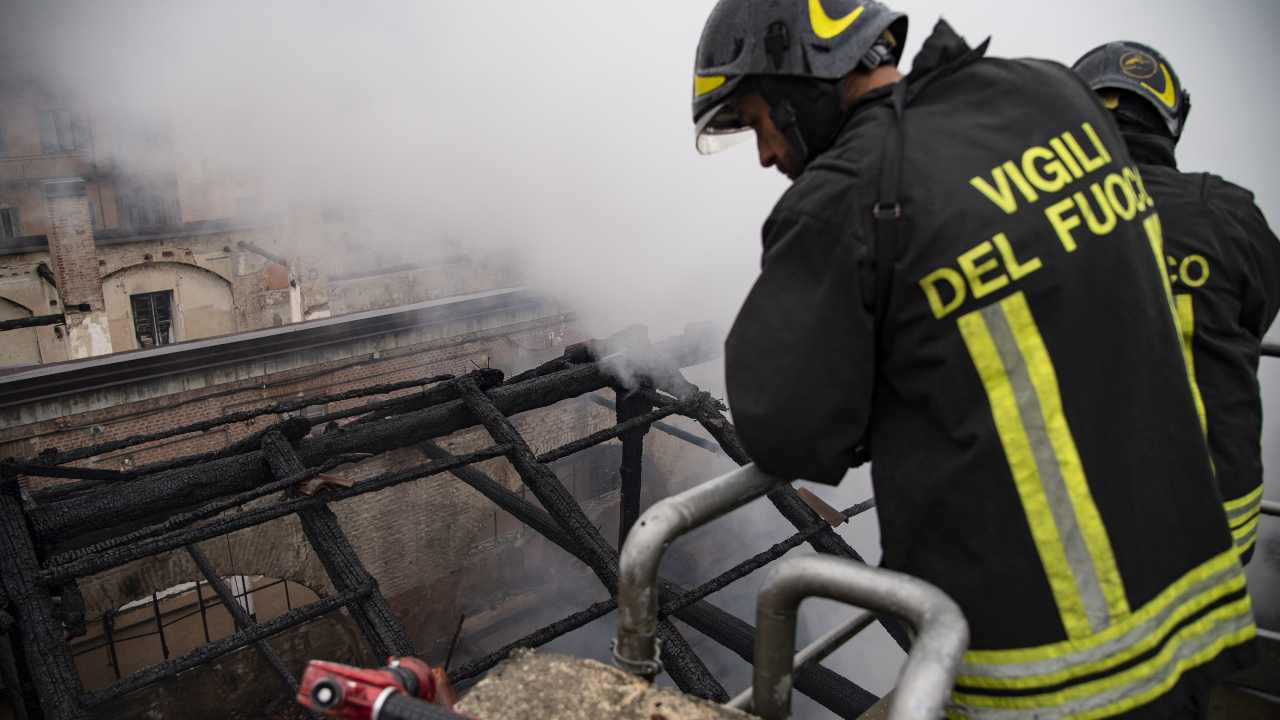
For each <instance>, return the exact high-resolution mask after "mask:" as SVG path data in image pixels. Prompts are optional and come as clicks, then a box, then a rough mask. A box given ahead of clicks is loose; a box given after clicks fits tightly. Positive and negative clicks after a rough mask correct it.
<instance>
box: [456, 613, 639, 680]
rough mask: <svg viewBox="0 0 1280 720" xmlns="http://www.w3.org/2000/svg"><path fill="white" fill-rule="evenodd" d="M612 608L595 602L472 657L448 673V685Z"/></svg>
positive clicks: (538, 645) (595, 617)
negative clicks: (481, 655)
mask: <svg viewBox="0 0 1280 720" xmlns="http://www.w3.org/2000/svg"><path fill="white" fill-rule="evenodd" d="M616 607H618V604H617V602H615V601H613V600H605V601H604V602H598V603H596V604H594V605H592V606H591V607H589V608H587V609H586V610H582V611H579V612H576V613H574V614H572V615H570V616H568V617H566V618H564V619H563V620H558V621H556V622H553V623H551V624H550V625H547V626H545V627H542V628H539V629H537V630H535V631H533V632H531V633H529V634H528V635H525V636H524V637H522V638H520V639H519V640H516V641H515V642H513V643H508V644H507V645H504V646H503V647H501V648H499V649H497V650H494V651H493V652H491V653H489V654H488V655H485V656H483V657H479V658H476V659H475V660H472V661H471V662H469V663H467V664H466V665H463V666H462V667H460V668H458V669H457V670H454V671H453V672H451V673H449V682H451V683H459V682H462V681H463V680H469V679H471V678H473V677H475V676H477V675H479V674H480V673H483V672H485V671H486V670H488V669H489V668H492V667H493V666H494V665H497V664H498V663H500V662H502V661H503V660H506V659H507V656H508V655H510V654H511V651H512V650H515V649H517V648H537V647H542V646H543V645H546V644H547V643H549V642H551V641H552V640H555V639H556V638H558V637H560V636H561V635H567V634H569V633H571V632H573V631H574V630H577V629H578V628H580V627H583V626H584V625H589V624H591V623H593V622H595V621H596V620H599V619H600V618H602V617H604V616H605V615H608V614H609V613H611V612H613V610H614V608H616Z"/></svg>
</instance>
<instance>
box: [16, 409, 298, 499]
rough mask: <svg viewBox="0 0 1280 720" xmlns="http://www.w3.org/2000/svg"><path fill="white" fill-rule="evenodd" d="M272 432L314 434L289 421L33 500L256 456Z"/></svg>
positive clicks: (50, 491)
mask: <svg viewBox="0 0 1280 720" xmlns="http://www.w3.org/2000/svg"><path fill="white" fill-rule="evenodd" d="M269 432H278V433H280V434H281V435H284V436H285V437H286V438H288V439H290V440H297V439H299V438H304V437H306V436H307V433H309V432H311V423H310V422H308V421H306V420H304V419H302V418H288V419H286V420H281V421H280V422H278V423H275V424H273V425H270V426H268V427H266V428H264V429H262V430H259V431H258V432H256V433H254V434H252V435H249V436H248V437H245V438H243V439H241V440H237V441H236V442H234V443H231V444H230V445H227V446H225V447H222V448H219V449H217V450H213V451H211V452H206V453H200V454H198V455H185V456H183V457H178V458H173V459H170V460H162V461H160V462H157V463H154V464H151V465H144V466H142V467H138V468H134V469H133V470H129V471H127V472H123V473H121V474H122V475H124V477H123V478H122V479H121V480H85V481H82V482H78V483H74V484H67V485H62V486H60V487H55V488H49V489H46V490H41V491H38V492H34V493H32V498H33V499H34V500H35V501H36V502H39V503H41V504H44V503H53V502H61V501H63V500H66V499H68V498H70V497H72V496H74V495H83V494H85V493H89V492H93V491H94V490H98V489H101V488H102V487H103V486H104V485H106V484H107V483H109V482H125V481H128V480H137V479H139V478H142V477H145V476H147V475H154V474H159V473H163V472H169V471H170V470H176V469H179V468H185V467H191V466H194V465H201V464H203V463H207V462H212V461H214V460H217V459H219V458H225V457H232V456H233V455H243V454H244V453H247V452H255V451H257V450H258V449H259V448H260V447H262V438H264V437H266V436H267V433H269Z"/></svg>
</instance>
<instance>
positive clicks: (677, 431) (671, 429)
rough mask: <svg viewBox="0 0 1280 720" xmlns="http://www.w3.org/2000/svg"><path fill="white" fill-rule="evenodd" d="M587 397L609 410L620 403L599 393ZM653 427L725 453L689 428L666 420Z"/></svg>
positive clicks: (654, 424) (675, 436)
mask: <svg viewBox="0 0 1280 720" xmlns="http://www.w3.org/2000/svg"><path fill="white" fill-rule="evenodd" d="M587 397H588V398H589V399H590V400H591V402H593V403H595V404H597V405H599V406H600V407H602V408H608V409H609V410H616V409H617V407H618V404H617V403H615V402H614V401H612V400H610V399H608V398H603V397H600V396H599V395H594V394H593V395H588V396H587ZM665 407H667V408H668V409H671V408H673V407H674V406H665ZM660 409H662V408H659V410H660ZM654 412H657V411H656V410H655V411H654ZM673 412H679V411H678V410H673ZM653 427H654V429H655V430H661V431H662V432H664V433H666V434H667V435H670V436H671V437H673V438H676V439H678V440H683V441H685V442H687V443H689V444H690V445H695V446H697V447H700V448H702V449H703V450H706V451H707V452H710V453H715V454H717V455H723V454H724V450H721V449H720V446H719V445H717V444H715V443H714V442H711V441H710V440H707V439H706V438H702V437H698V436H697V435H694V434H693V433H691V432H689V431H688V430H684V429H682V428H678V427H676V426H675V425H671V424H669V423H664V422H655V423H653Z"/></svg>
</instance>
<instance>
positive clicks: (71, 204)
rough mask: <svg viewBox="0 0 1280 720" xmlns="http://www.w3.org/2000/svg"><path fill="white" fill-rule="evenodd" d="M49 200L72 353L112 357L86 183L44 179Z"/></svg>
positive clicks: (53, 247) (52, 247)
mask: <svg viewBox="0 0 1280 720" xmlns="http://www.w3.org/2000/svg"><path fill="white" fill-rule="evenodd" d="M44 196H45V201H46V203H47V204H48V206H49V228H50V229H49V256H50V259H51V260H52V263H51V264H52V265H53V274H54V276H55V277H56V278H57V280H58V294H59V295H60V296H61V297H62V305H63V308H62V309H63V312H64V313H65V314H66V318H67V355H68V357H69V358H71V359H73V360H78V359H80V358H87V357H93V356H95V355H106V354H109V353H110V352H111V329H110V326H109V325H108V324H107V307H106V303H105V302H104V301H103V298H102V278H101V277H100V276H99V275H98V252H97V247H96V246H95V245H94V242H93V222H92V220H91V218H90V217H89V199H88V198H87V197H86V196H85V183H84V180H83V179H81V178H66V179H60V180H48V181H45V183H44ZM85 307H87V309H82V308H85Z"/></svg>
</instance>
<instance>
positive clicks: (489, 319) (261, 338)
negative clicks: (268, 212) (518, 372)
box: [0, 288, 562, 429]
mask: <svg viewBox="0 0 1280 720" xmlns="http://www.w3.org/2000/svg"><path fill="white" fill-rule="evenodd" d="M561 314H562V311H561V308H560V307H559V305H558V304H557V303H556V302H555V301H554V300H551V299H549V298H546V297H544V296H541V295H538V294H535V293H533V292H531V291H529V290H525V289H523V288H511V289H504V290H493V291H489V292H483V293H474V294H471V295H459V296H456V297H451V298H443V299H440V300H433V301H429V302H423V303H416V304H413V305H405V306H401V307H396V308H388V309H381V310H371V311H367V312H361V313H354V314H351V315H344V316H340V317H334V318H326V319H323V320H313V321H310V322H305V323H298V324H294V325H287V326H284V327H279V328H271V329H269V330H257V331H253V332H247V333H239V334H236V335H226V336H223V337H217V338H209V339H205V340H196V341H192V342H186V343H178V344H175V345H166V346H164V347H159V348H152V349H150V350H138V351H133V352H124V353H117V354H114V355H106V356H102V357H95V358H89V359H85V360H76V361H71V362H63V363H53V364H49V365H41V366H39V367H34V368H27V369H22V370H18V371H17V372H13V373H9V374H7V375H0V429H5V428H10V427H16V426H21V425H27V424H30V423H33V422H40V421H42V420H49V419H52V418H57V417H61V416H64V415H68V414H77V413H82V412H88V411H91V410H97V409H101V408H105V407H112V406H114V405H119V404H121V403H126V402H136V401H139V400H145V399H148V398H153V397H160V396H163V395H169V394H172V393H176V392H182V391H185V390H189V389H193V388H199V387H207V386H211V385H218V384H222V383H227V382H234V381H237V380H244V379H247V378H253V377H259V376H263V375H269V374H273V373H278V372H283V371H286V370H292V369H295V368H300V367H307V366H311V365H318V364H321V363H327V362H331V361H334V360H341V359H346V358H352V357H359V356H362V355H368V354H371V353H373V352H378V351H387V350H392V349H395V348H399V347H407V346H413V345H419V344H423V343H426V342H430V341H432V340H439V339H442V338H447V337H452V336H455V335H463V334H468V333H477V332H483V331H486V330H493V329H497V328H501V327H505V326H511V325H518V324H521V323H527V322H530V321H533V320H538V319H543V318H551V317H558V316H560V315H561Z"/></svg>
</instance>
